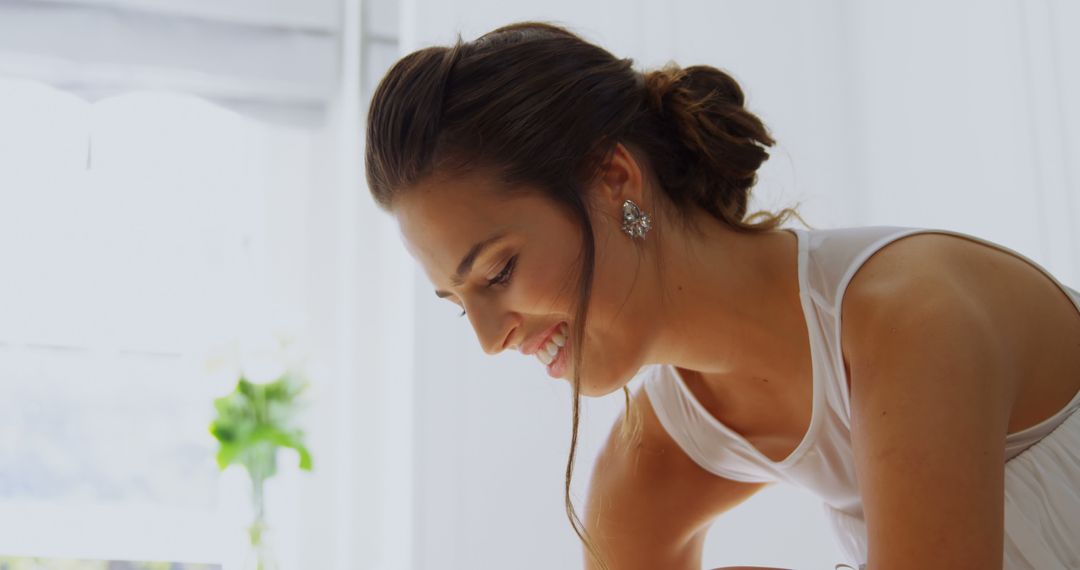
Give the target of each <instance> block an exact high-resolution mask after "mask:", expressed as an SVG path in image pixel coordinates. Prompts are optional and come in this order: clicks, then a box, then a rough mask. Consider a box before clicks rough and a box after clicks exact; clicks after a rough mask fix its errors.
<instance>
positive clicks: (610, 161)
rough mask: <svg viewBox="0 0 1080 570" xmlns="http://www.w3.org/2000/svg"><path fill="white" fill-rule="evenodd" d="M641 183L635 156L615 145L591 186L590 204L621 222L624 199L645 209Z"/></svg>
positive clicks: (641, 177) (641, 178)
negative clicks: (591, 201) (612, 214)
mask: <svg viewBox="0 0 1080 570" xmlns="http://www.w3.org/2000/svg"><path fill="white" fill-rule="evenodd" d="M643 184H644V174H643V172H642V168H641V164H640V163H639V162H638V160H637V157H636V156H635V155H634V154H633V153H632V152H631V151H630V150H629V149H628V148H627V147H626V146H625V145H623V144H622V143H616V144H615V147H614V148H613V149H612V151H611V153H610V154H609V155H608V157H607V159H606V160H605V161H604V162H603V164H601V166H600V169H599V172H598V173H597V176H596V179H595V181H594V183H593V188H592V190H593V191H592V198H593V205H594V206H595V207H598V208H600V209H601V210H602V211H604V212H612V213H614V215H615V217H616V219H622V207H623V206H622V205H623V201H624V200H633V201H634V203H636V204H637V205H638V206H641V207H642V208H647V206H646V205H644V204H643V202H642V197H643V196H644V188H643V187H642V186H643Z"/></svg>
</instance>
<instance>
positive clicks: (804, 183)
mask: <svg viewBox="0 0 1080 570" xmlns="http://www.w3.org/2000/svg"><path fill="white" fill-rule="evenodd" d="M377 4H385V2H378V3H377ZM399 15H400V19H399V20H393V19H391V20H390V21H391V22H392V24H391V25H392V26H394V27H396V32H397V39H398V40H400V43H399V45H398V48H399V50H400V51H399V52H397V53H400V54H404V53H407V52H409V51H412V50H413V49H417V48H419V47H423V46H426V45H431V44H446V43H449V42H451V41H453V39H454V37H455V34H456V33H457V32H460V33H461V35H462V36H463V37H464V38H465V39H472V38H475V37H476V36H477V35H479V34H481V33H483V32H485V31H487V30H489V29H491V28H493V27H496V26H498V25H502V24H505V23H508V22H511V21H516V20H523V19H542V20H551V21H555V22H558V23H562V24H566V25H569V26H570V27H572V28H573V29H575V30H576V31H578V32H580V33H582V34H584V35H585V36H586V37H587V38H588V39H590V40H593V41H595V42H597V43H599V44H601V45H603V46H605V47H607V48H608V49H609V50H610V51H612V52H613V53H615V54H617V55H620V56H629V57H633V58H634V59H635V60H636V61H637V62H638V64H639V65H640V66H643V67H650V66H656V65H660V64H662V63H664V62H665V61H667V60H669V59H673V60H675V61H676V62H678V63H680V64H682V65H692V64H710V65H714V66H717V67H721V68H723V69H725V70H727V71H729V72H730V73H732V74H733V75H734V76H735V77H736V78H737V79H738V80H739V81H740V82H741V84H742V86H743V88H744V90H745V91H746V93H747V99H748V106H749V107H750V109H751V110H753V111H755V112H757V113H758V114H759V115H760V116H761V117H762V118H763V120H764V121H765V122H766V124H767V125H768V126H769V127H770V129H771V131H772V133H773V134H774V135H775V137H776V138H777V139H778V140H779V143H780V144H779V146H778V147H776V148H775V149H774V152H773V153H772V158H771V159H770V161H769V162H768V163H766V165H765V167H764V168H763V170H762V173H761V180H760V183H759V186H758V188H757V190H756V192H757V197H756V198H755V203H754V206H756V207H761V208H767V209H775V208H779V207H782V206H788V205H792V204H794V203H795V202H797V201H801V202H802V207H801V212H802V213H803V215H804V217H806V218H807V220H808V221H809V222H810V223H811V224H813V225H814V226H815V227H821V228H825V227H836V226H847V225H870V224H890V225H903V226H927V227H941V228H947V229H957V230H961V231H967V232H969V233H974V234H976V235H980V236H983V237H986V238H988V239H992V240H995V241H998V242H1000V243H1003V244H1006V245H1009V246H1010V247H1013V248H1015V249H1017V250H1019V251H1021V252H1023V253H1025V254H1027V255H1029V256H1031V257H1032V258H1033V259H1035V260H1036V261H1038V262H1040V263H1042V264H1044V265H1045V266H1046V267H1047V268H1048V269H1050V270H1051V271H1053V272H1054V273H1055V275H1057V276H1059V277H1060V278H1061V279H1062V280H1063V281H1064V282H1066V283H1068V284H1072V285H1078V284H1080V250H1078V246H1077V241H1078V240H1077V237H1078V236H1077V235H1076V233H1077V229H1076V223H1075V220H1077V219H1080V189H1078V187H1077V184H1078V182H1080V170H1078V169H1080V163H1078V161H1077V157H1076V153H1077V148H1078V146H1077V145H1078V144H1080V143H1078V142H1077V141H1078V140H1080V105H1078V104H1077V101H1080V62H1078V61H1077V60H1078V59H1080V45H1078V42H1080V40H1078V39H1077V36H1076V35H1075V34H1071V33H1069V32H1070V31H1071V30H1075V29H1080V7H1078V6H1077V5H1076V4H1075V3H1072V2H1068V1H1066V0H1051V1H1031V2H1023V1H1019V0H1014V1H1006V0H996V1H992V2H976V1H974V0H972V1H968V2H952V3H940V2H932V1H929V0H921V1H914V2H903V3H900V2H894V3H888V4H886V3H872V4H870V3H855V2H841V1H829V0H821V1H816V2H801V3H795V2H791V3H780V2H750V1H724V2H704V1H697V2H694V1H688V0H678V1H671V2H646V1H644V0H636V1H623V2H614V1H598V2H590V3H582V2H573V1H569V0H549V1H548V2H544V3H542V4H537V3H527V2H507V1H495V0H456V1H446V0H438V1H437V0H404V1H403V2H402V3H401V5H400V14H399ZM391 52H392V53H393V50H391ZM391 60H392V58H391ZM388 64H389V62H385V63H383V64H381V65H383V66H385V65H388ZM383 69H385V67H382V69H377V70H373V69H369V70H368V73H374V74H375V77H378V76H379V75H380V74H381V73H382V70H383ZM414 280H415V282H414V289H415V295H414V298H413V301H414V303H415V306H414V308H413V310H414V312H415V321H414V323H415V332H416V337H415V344H414V351H415V354H416V355H417V357H416V361H415V364H414V376H413V377H412V380H413V382H414V383H415V384H414V386H412V388H411V389H412V391H413V393H414V394H415V408H414V411H413V414H414V415H413V417H414V418H415V426H414V427H415V434H414V435H415V445H416V450H415V456H414V460H415V468H416V469H415V473H414V477H415V497H414V501H415V502H414V505H415V510H414V516H415V525H416V526H415V537H414V538H415V542H414V557H415V559H414V563H415V565H414V566H413V567H415V568H418V569H425V570H426V569H435V568H439V569H444V568H461V569H465V568H469V569H472V568H483V569H486V568H506V567H513V568H523V569H524V568H537V569H540V568H580V567H581V547H580V545H579V542H578V540H577V537H576V536H575V535H574V533H573V532H572V530H571V529H570V527H569V524H568V522H567V521H566V518H565V514H564V512H563V507H562V480H563V469H564V465H565V459H566V453H567V450H568V446H569V438H570V400H569V399H570V390H569V387H568V385H566V384H565V383H562V382H559V383H554V382H552V381H551V380H550V379H548V378H547V377H546V375H545V374H544V372H543V371H542V370H540V367H539V366H537V365H536V364H535V363H534V362H532V361H531V359H527V358H520V357H519V356H518V355H515V354H501V355H498V356H495V357H488V356H486V355H484V353H483V352H482V351H481V350H480V348H479V346H478V344H477V342H476V340H475V339H476V337H475V335H474V333H473V331H472V330H471V328H470V326H469V324H468V322H467V321H466V320H465V319H456V318H454V315H455V314H456V313H454V311H453V310H452V308H451V307H450V306H449V305H448V304H447V303H445V301H439V300H437V299H436V298H435V297H434V295H432V293H431V285H430V283H428V282H427V281H426V279H425V278H424V276H423V275H422V274H421V273H420V272H419V271H418V270H417V271H415V272H414ZM631 388H632V389H637V388H638V386H637V385H636V384H634V385H632V386H631ZM620 406H621V401H620V399H619V398H618V397H611V398H607V399H602V400H586V401H585V407H584V414H585V421H584V423H583V425H582V434H581V436H582V439H581V442H580V448H579V455H578V470H577V473H576V476H575V487H574V488H575V490H576V491H575V501H576V504H577V505H579V506H580V507H581V508H583V507H584V498H585V493H584V491H585V488H586V487H585V484H586V483H587V481H588V479H589V476H590V469H591V464H592V461H593V458H594V456H595V453H596V450H597V446H598V445H599V444H600V442H601V441H602V440H603V437H604V436H605V435H606V433H607V431H608V428H609V426H610V424H611V422H612V421H613V420H614V418H615V417H616V415H617V414H618V412H619V407H620ZM816 509H817V506H816V501H815V499H814V498H813V497H810V496H808V495H806V494H804V493H802V492H801V491H798V490H795V489H790V488H783V487H775V488H770V489H768V490H766V491H764V492H762V493H761V494H760V495H759V496H757V497H755V498H753V499H751V500H750V501H748V502H747V503H745V504H743V505H741V506H740V507H739V508H738V509H736V511H733V512H731V513H729V514H727V515H726V516H724V517H723V518H722V519H721V520H719V521H718V522H717V523H716V524H715V525H714V526H713V530H712V531H711V533H710V535H709V539H708V541H707V544H706V548H705V564H706V567H707V568H712V567H714V566H721V565H734V564H757V565H779V566H788V567H793V568H831V567H832V565H833V564H835V563H836V562H839V561H841V559H842V558H841V556H840V554H839V551H838V550H837V549H836V547H835V545H834V543H833V542H832V538H831V536H830V535H829V534H828V530H827V529H826V528H825V527H824V519H823V518H821V516H820V514H819V513H818V512H817V510H816Z"/></svg>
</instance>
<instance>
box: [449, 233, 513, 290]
mask: <svg viewBox="0 0 1080 570" xmlns="http://www.w3.org/2000/svg"><path fill="white" fill-rule="evenodd" d="M504 237H506V232H499V233H497V234H495V235H493V236H491V237H489V238H487V239H485V240H482V241H479V242H477V243H476V245H474V246H472V247H471V248H469V252H468V253H466V254H465V257H462V258H461V263H459V264H458V266H457V272H456V273H454V275H453V276H452V277H451V278H450V284H451V285H453V286H454V287H457V286H459V285H461V284H462V283H464V282H465V277H466V276H468V274H469V272H471V271H472V266H473V263H475V262H476V258H478V257H480V254H481V253H483V252H484V250H485V249H487V248H488V247H489V246H491V244H493V243H495V242H497V241H499V240H501V239H502V238H504ZM435 296H436V297H439V298H440V299H442V298H445V297H449V296H450V292H449V291H442V290H436V291H435Z"/></svg>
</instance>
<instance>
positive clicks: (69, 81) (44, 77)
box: [0, 0, 341, 126]
mask: <svg viewBox="0 0 1080 570" xmlns="http://www.w3.org/2000/svg"><path fill="white" fill-rule="evenodd" d="M339 12H340V5H339V2H337V1H335V0H305V1H301V0H277V1H274V2H254V1H251V0H228V1H222V2H209V1H206V0H202V1H191V2H184V1H179V0H66V1H65V0H0V75H6V76H13V77H25V78H31V79H36V80H39V81H43V82H46V83H49V84H52V85H55V86H57V87H59V88H62V89H64V90H67V91H69V92H72V93H75V94H78V95H79V96H80V97H82V98H84V99H86V100H89V101H94V100H97V99H99V98H101V97H105V96H108V95H114V94H118V93H125V92H129V91H132V90H141V89H155V90H163V91H171V92H182V93H190V94H193V95H197V96H200V97H203V98H206V99H209V100H213V101H215V102H218V103H219V104H222V105H224V106H227V107H230V108H232V109H234V110H237V111H240V112H243V113H248V114H251V115H253V116H258V117H260V118H263V119H268V120H273V121H277V122H281V123H286V124H297V125H308V126H310V125H317V124H320V123H321V122H322V121H323V120H325V113H326V110H327V106H328V104H329V102H330V100H331V98H332V97H333V96H334V94H335V93H336V89H337V84H338V81H339V57H340V56H339V53H340V45H339V43H340V25H341V17H340V13H339Z"/></svg>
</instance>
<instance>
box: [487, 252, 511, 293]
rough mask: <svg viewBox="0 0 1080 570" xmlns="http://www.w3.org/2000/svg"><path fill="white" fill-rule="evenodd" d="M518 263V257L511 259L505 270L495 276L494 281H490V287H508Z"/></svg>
mask: <svg viewBox="0 0 1080 570" xmlns="http://www.w3.org/2000/svg"><path fill="white" fill-rule="evenodd" d="M516 262H517V256H516V255H515V256H514V257H511V258H510V261H507V262H506V266H505V267H503V270H502V271H500V272H499V274H498V275H496V276H495V278H494V279H491V280H489V281H488V287H494V286H495V285H506V284H507V283H510V275H511V273H513V271H514V264H515V263H516Z"/></svg>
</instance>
